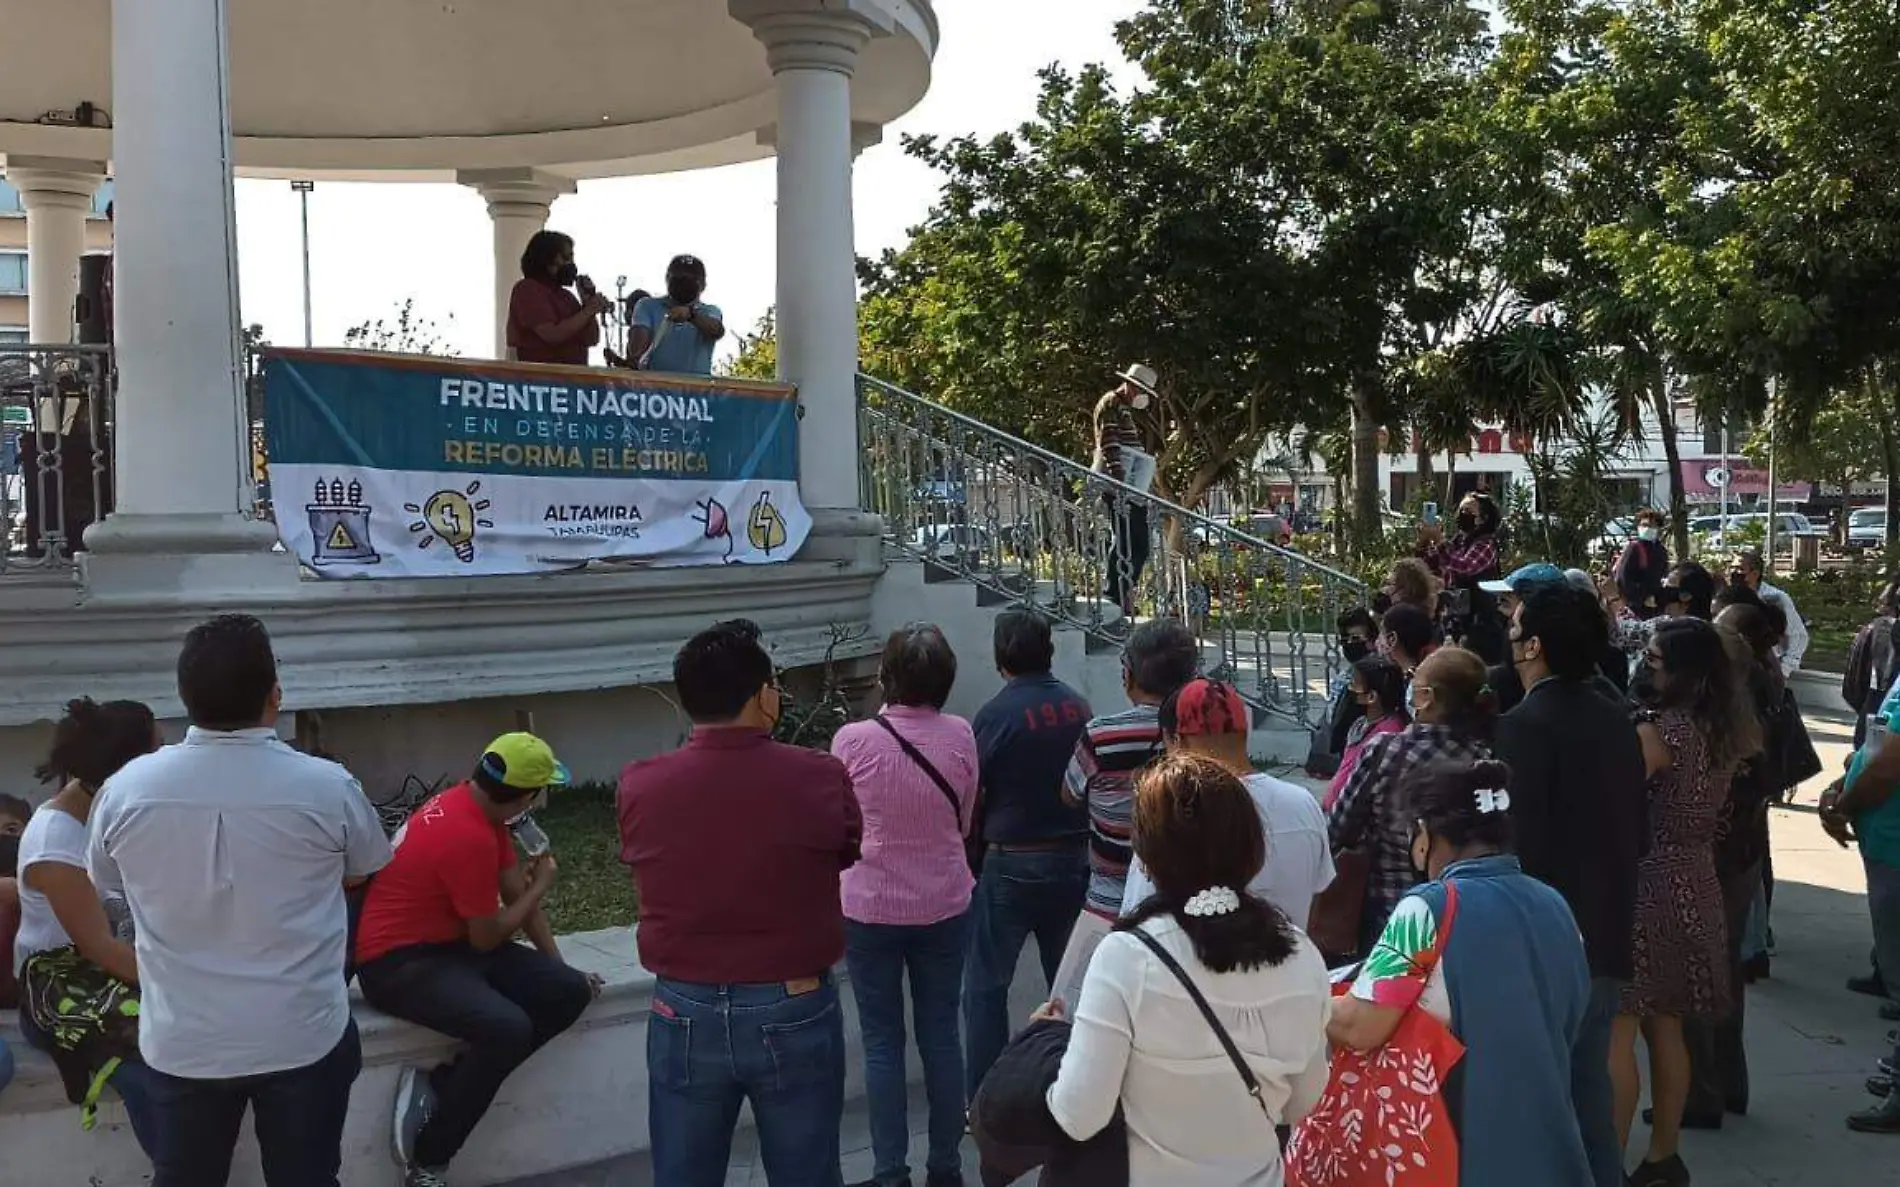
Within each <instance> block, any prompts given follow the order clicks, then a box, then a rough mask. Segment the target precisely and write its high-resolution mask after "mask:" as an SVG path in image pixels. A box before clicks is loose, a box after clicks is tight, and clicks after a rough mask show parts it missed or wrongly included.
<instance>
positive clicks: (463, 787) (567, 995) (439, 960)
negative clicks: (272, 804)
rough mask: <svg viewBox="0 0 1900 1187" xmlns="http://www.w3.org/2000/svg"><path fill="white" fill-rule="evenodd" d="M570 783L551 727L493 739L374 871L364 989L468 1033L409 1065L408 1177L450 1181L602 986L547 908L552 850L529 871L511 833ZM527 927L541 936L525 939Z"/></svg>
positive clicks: (400, 1155)
mask: <svg viewBox="0 0 1900 1187" xmlns="http://www.w3.org/2000/svg"><path fill="white" fill-rule="evenodd" d="M567 782H568V774H567V768H566V767H563V766H562V765H561V764H560V763H559V762H557V761H556V760H555V757H554V752H553V751H552V750H551V749H549V748H548V744H547V743H546V742H543V741H542V740H541V739H540V738H537V737H535V736H534V735H533V734H526V733H515V734H505V735H503V736H502V737H499V738H496V739H495V740H494V742H492V743H491V744H490V745H489V747H488V749H487V751H486V752H485V753H484V754H483V755H482V757H481V760H480V761H479V762H478V763H477V764H476V767H475V772H474V774H473V775H471V776H470V777H469V779H468V781H467V782H465V783H458V784H456V785H455V786H454V787H451V788H449V789H448V790H447V791H445V792H443V793H442V794H440V795H438V796H436V797H435V798H434V799H431V800H430V801H429V802H428V803H426V804H424V805H422V807H421V808H418V809H417V810H416V813H415V815H413V816H411V817H410V818H409V822H408V823H407V824H405V825H404V826H403V828H402V831H400V832H399V833H397V834H396V837H395V850H396V852H395V856H394V857H393V858H392V859H391V860H390V862H389V864H388V865H386V866H384V867H383V868H382V870H381V871H380V872H378V873H377V875H376V876H375V878H374V879H372V880H371V882H370V884H369V891H368V895H367V897H366V898H365V899H364V902H363V914H362V919H361V922H360V923H359V924H358V929H357V940H356V959H357V977H358V979H359V980H360V981H361V982H362V985H363V996H364V997H366V998H368V999H369V1003H370V1004H371V1005H373V1006H375V1007H376V1008H377V1009H379V1010H381V1011H383V1012H384V1013H386V1014H390V1015H393V1016H395V1017H397V1018H402V1019H405V1020H407V1021H410V1022H414V1023H417V1024H419V1025H421V1026H426V1027H428V1028H430V1029H431V1030H436V1031H440V1032H442V1033H443V1034H446V1035H449V1036H450V1037H452V1038H458V1039H461V1040H463V1041H464V1042H465V1043H466V1044H467V1045H468V1046H467V1049H466V1050H465V1051H464V1052H463V1053H462V1054H461V1055H460V1056H459V1057H458V1058H457V1059H456V1060H455V1061H454V1062H453V1063H449V1064H444V1065H442V1066H441V1067H438V1068H435V1069H433V1070H426V1071H425V1070H424V1069H421V1068H405V1069H404V1071H403V1075H402V1080H401V1082H400V1084H399V1086H398V1088H397V1092H396V1123H395V1146H396V1157H397V1159H398V1161H400V1162H401V1163H402V1164H403V1166H404V1168H405V1172H406V1175H407V1178H406V1180H405V1181H406V1182H408V1183H433V1182H437V1181H440V1179H441V1177H442V1176H443V1175H444V1173H445V1171H446V1168H447V1166H448V1163H449V1159H451V1158H453V1157H454V1156H455V1154H456V1152H457V1151H458V1150H460V1149H461V1148H462V1144H463V1143H464V1142H465V1141H467V1140H468V1136H469V1134H470V1133H471V1132H473V1130H474V1128H475V1125H476V1123H477V1122H479V1121H480V1120H481V1119H482V1115H483V1114H484V1113H486V1112H487V1111H488V1106H489V1104H490V1103H491V1102H492V1101H493V1100H494V1098H495V1093H496V1092H497V1091H498V1090H499V1089H500V1088H501V1084H502V1081H503V1080H505V1079H507V1077H508V1075H509V1073H511V1072H513V1071H514V1070H515V1068H517V1067H519V1066H520V1065H521V1064H522V1062H523V1061H525V1060H526V1059H527V1058H528V1056H530V1055H532V1054H533V1053H534V1052H535V1051H536V1050H537V1049H539V1048H540V1047H541V1046H542V1045H543V1044H544V1043H546V1042H547V1041H548V1040H550V1039H552V1038H554V1037H555V1036H556V1035H558V1034H560V1033H561V1032H562V1031H564V1030H566V1029H567V1028H568V1027H570V1026H572V1025H573V1024H574V1022H575V1020H576V1019H578V1018H579V1017H580V1015H581V1012H582V1011H583V1010H585V1009H586V1008H587V1003H588V1002H590V1001H591V1000H593V998H594V996H595V994H596V993H597V992H598V991H599V984H600V983H599V979H598V978H597V977H593V976H591V975H590V974H586V973H582V972H580V971H578V970H576V969H573V968H570V967H568V965H567V964H566V963H565V962H564V961H563V960H562V959H561V952H560V949H559V948H557V947H556V946H555V943H554V933H553V931H552V930H551V929H550V928H549V927H548V921H547V916H546V915H545V914H544V913H543V912H542V910H541V900H542V897H543V896H544V895H546V894H547V892H548V888H549V887H551V886H552V885H553V884H554V873H555V866H554V857H553V855H552V854H544V855H542V856H540V857H536V858H531V859H530V861H529V862H528V864H527V867H526V869H525V870H524V869H523V868H522V866H521V865H520V864H519V863H518V861H517V859H516V856H515V841H514V836H513V835H512V834H511V832H510V825H511V824H514V823H517V822H519V821H520V820H521V819H522V818H524V817H525V816H526V815H527V812H528V808H529V807H530V806H531V805H532V804H533V803H534V801H535V798H536V797H537V796H539V795H540V794H541V793H542V792H543V791H545V790H546V789H548V788H550V787H559V786H564V785H566V783H567ZM522 932H525V933H526V934H527V936H528V938H529V939H530V940H531V941H532V942H533V944H534V947H533V948H529V947H526V946H524V945H521V944H517V943H515V942H514V940H515V936H516V935H517V933H522ZM430 1176H435V1177H434V1178H431V1177H430Z"/></svg>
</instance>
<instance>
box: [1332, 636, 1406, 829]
mask: <svg viewBox="0 0 1900 1187" xmlns="http://www.w3.org/2000/svg"><path fill="white" fill-rule="evenodd" d="M1347 687H1348V688H1349V689H1350V693H1351V696H1352V698H1353V700H1355V701H1357V702H1359V707H1360V708H1361V709H1363V710H1364V711H1365V712H1364V716H1362V717H1360V718H1359V720H1358V721H1355V722H1353V723H1352V729H1351V731H1350V732H1349V733H1347V735H1346V750H1345V753H1344V754H1343V755H1342V756H1341V757H1340V760H1339V770H1338V771H1337V772H1336V773H1334V775H1333V781H1332V784H1331V785H1330V786H1328V787H1327V789H1326V800H1325V808H1326V810H1327V811H1328V812H1330V811H1332V809H1333V802H1334V801H1335V800H1337V799H1338V798H1339V793H1340V792H1341V791H1343V790H1345V787H1346V783H1347V781H1348V780H1350V779H1351V778H1352V773H1353V770H1354V769H1355V768H1356V767H1358V765H1359V755H1360V754H1361V753H1363V752H1364V751H1365V748H1366V743H1368V742H1370V741H1372V739H1374V738H1376V737H1379V736H1380V735H1382V734H1396V733H1398V732H1399V731H1400V730H1403V729H1404V728H1405V727H1406V726H1407V725H1409V724H1411V718H1410V717H1409V716H1408V715H1407V714H1406V711H1405V673H1404V671H1402V670H1401V669H1400V668H1399V666H1398V665H1397V664H1395V663H1393V662H1392V661H1391V660H1389V659H1387V658H1386V657H1385V656H1383V655H1368V656H1366V657H1365V658H1364V659H1362V660H1359V661H1358V662H1357V663H1355V664H1353V666H1352V680H1351V683H1350V684H1349V685H1348V686H1347Z"/></svg>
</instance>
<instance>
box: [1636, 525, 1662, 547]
mask: <svg viewBox="0 0 1900 1187" xmlns="http://www.w3.org/2000/svg"><path fill="white" fill-rule="evenodd" d="M1636 538H1637V539H1638V540H1641V541H1642V542H1643V543H1645V544H1654V543H1655V542H1656V541H1658V540H1660V539H1662V530H1661V529H1660V528H1643V529H1641V530H1639V531H1638V532H1637V533H1636Z"/></svg>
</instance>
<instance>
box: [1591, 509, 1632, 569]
mask: <svg viewBox="0 0 1900 1187" xmlns="http://www.w3.org/2000/svg"><path fill="white" fill-rule="evenodd" d="M1635 536H1636V517H1635V516H1634V515H1619V516H1617V517H1616V518H1615V519H1612V520H1611V521H1609V522H1608V523H1606V524H1604V525H1603V534H1602V535H1601V536H1598V537H1597V538H1596V539H1594V540H1592V541H1590V555H1592V556H1607V557H1609V558H1610V559H1612V560H1614V559H1616V558H1617V557H1619V556H1622V555H1623V549H1624V547H1625V546H1627V545H1628V544H1629V542H1630V541H1631V540H1632V539H1634V538H1635Z"/></svg>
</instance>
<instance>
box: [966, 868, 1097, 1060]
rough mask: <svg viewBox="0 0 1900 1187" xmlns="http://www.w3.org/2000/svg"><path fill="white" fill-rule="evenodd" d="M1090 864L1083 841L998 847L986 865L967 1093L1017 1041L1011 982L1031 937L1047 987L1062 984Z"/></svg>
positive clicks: (971, 987) (973, 913) (973, 924)
mask: <svg viewBox="0 0 1900 1187" xmlns="http://www.w3.org/2000/svg"><path fill="white" fill-rule="evenodd" d="M1088 860H1089V859H1088V850H1087V849H1086V848H1085V844H1084V842H1083V841H1081V840H1079V839H1078V840H1077V841H1076V842H1075V844H1073V845H1063V846H1061V847H1059V848H1055V849H1026V850H1017V851H1015V852H1006V851H1004V850H1001V849H995V848H992V849H991V850H990V851H989V854H988V856H986V857H985V858H984V859H983V876H982V877H981V878H979V879H977V883H976V897H975V899H974V900H973V901H972V902H971V904H970V959H969V962H968V964H967V965H966V966H965V968H964V972H963V1030H964V1044H965V1046H964V1087H965V1089H966V1090H967V1095H969V1096H970V1097H975V1096H976V1090H977V1087H978V1086H979V1085H981V1084H982V1083H983V1077H984V1076H985V1075H987V1074H988V1073H989V1070H990V1065H991V1064H993V1063H995V1062H996V1057H997V1056H998V1055H1001V1054H1002V1053H1003V1047H1004V1045H1005V1044H1007V1043H1008V1042H1009V1032H1010V1028H1009V984H1010V982H1011V981H1013V980H1015V979H1016V961H1017V959H1018V958H1019V957H1021V956H1022V952H1023V945H1024V944H1025V943H1027V942H1028V940H1029V937H1031V936H1034V937H1035V938H1036V948H1037V951H1038V954H1039V955H1040V956H1041V957H1042V977H1043V983H1044V984H1046V985H1054V984H1055V980H1056V970H1057V969H1058V968H1059V967H1060V966H1061V964H1062V950H1063V949H1064V948H1065V947H1067V946H1068V943H1069V929H1070V928H1072V927H1074V926H1075V919H1076V916H1078V915H1080V914H1081V913H1082V900H1083V899H1084V898H1085V897H1087V895H1088V889H1089V864H1088ZM1070 1004H1071V1005H1073V1004H1074V1003H1070Z"/></svg>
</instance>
